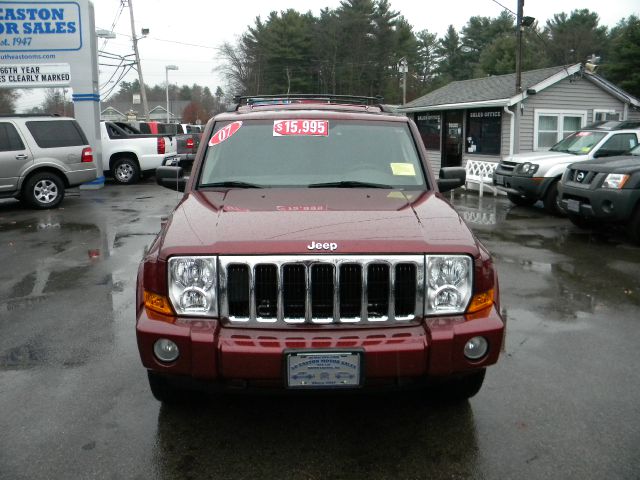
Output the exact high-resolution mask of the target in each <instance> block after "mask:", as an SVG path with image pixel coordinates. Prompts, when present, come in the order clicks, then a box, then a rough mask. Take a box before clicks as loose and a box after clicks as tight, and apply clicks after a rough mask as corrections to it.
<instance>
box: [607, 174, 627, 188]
mask: <svg viewBox="0 0 640 480" xmlns="http://www.w3.org/2000/svg"><path fill="white" fill-rule="evenodd" d="M627 180H629V175H623V174H621V173H610V174H609V175H607V177H606V178H605V179H604V182H603V183H602V188H614V189H618V190H619V189H621V188H622V187H624V184H625V183H627Z"/></svg>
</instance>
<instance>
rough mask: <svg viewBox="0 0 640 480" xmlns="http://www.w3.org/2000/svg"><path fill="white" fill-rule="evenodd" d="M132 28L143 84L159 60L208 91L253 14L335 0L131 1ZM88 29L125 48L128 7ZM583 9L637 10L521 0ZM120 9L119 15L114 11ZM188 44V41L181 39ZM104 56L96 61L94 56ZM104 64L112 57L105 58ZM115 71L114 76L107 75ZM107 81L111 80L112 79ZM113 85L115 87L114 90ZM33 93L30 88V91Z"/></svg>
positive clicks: (439, 20)
mask: <svg viewBox="0 0 640 480" xmlns="http://www.w3.org/2000/svg"><path fill="white" fill-rule="evenodd" d="M497 1H498V2H499V3H500V4H502V5H504V6H505V7H507V8H508V9H510V10H513V11H514V12H515V11H516V8H517V2H516V0H497ZM131 3H132V4H133V9H134V14H135V23H136V30H137V32H138V34H139V33H140V29H141V28H143V27H144V28H148V29H149V30H150V34H149V36H148V37H147V38H144V39H142V40H140V41H139V42H138V46H139V49H140V56H141V61H142V70H143V74H144V79H145V83H147V84H149V85H155V84H164V81H165V66H166V65H170V64H173V65H177V66H178V68H179V70H177V71H169V82H170V83H177V84H178V85H184V84H189V85H191V84H193V83H198V84H200V85H204V86H209V88H211V90H212V92H214V91H215V88H216V87H217V86H218V85H220V86H221V87H222V88H223V89H224V84H223V80H222V79H221V78H220V77H219V76H218V75H217V74H216V72H215V68H216V66H217V65H219V62H220V60H219V58H218V55H217V52H216V47H217V46H218V45H220V44H221V43H222V42H225V41H229V42H234V41H235V40H237V39H238V37H239V36H240V35H241V34H242V33H244V32H245V31H246V30H247V27H248V26H250V25H254V23H255V18H256V17H257V16H261V17H262V18H266V17H267V16H268V15H269V12H271V11H274V10H275V11H281V10H286V9H288V8H293V9H296V10H298V11H304V12H306V11H308V10H311V11H312V12H313V13H314V14H315V15H318V14H319V12H320V9H321V8H324V7H330V8H336V7H338V6H339V4H340V1H339V0H298V1H294V0H268V1H264V0H263V1H260V0H234V1H215V2H214V1H211V0H181V1H176V0H131ZM93 4H94V7H95V14H96V28H102V29H107V30H111V28H112V25H113V24H114V21H115V27H114V28H113V31H114V32H116V33H117V34H118V35H117V38H116V39H114V40H109V41H108V42H107V43H106V44H105V43H104V41H103V40H100V41H99V43H98V46H99V49H100V50H104V51H105V52H110V53H115V54H119V55H126V54H129V53H132V51H133V48H132V44H131V24H130V22H129V9H128V8H125V9H124V10H122V11H121V2H120V0H94V1H93ZM390 4H391V7H392V9H393V10H396V11H398V12H400V14H402V15H403V16H404V17H405V18H406V19H407V21H408V22H409V23H410V24H411V25H412V26H413V28H414V31H416V32H418V31H420V30H423V29H427V30H428V31H430V32H432V33H436V34H438V36H442V35H443V34H444V32H445V31H446V29H447V27H448V26H449V25H453V26H454V27H455V28H456V30H457V31H460V29H461V28H462V27H463V26H464V25H465V24H466V23H467V21H468V20H469V18H470V17H472V16H476V15H480V16H487V17H496V16H498V15H499V14H500V12H501V11H502V10H503V8H502V7H501V6H500V5H498V3H496V1H494V0H448V1H444V2H442V1H439V2H435V1H433V0H432V1H427V0H390ZM582 8H587V9H589V10H591V11H593V12H596V13H598V15H599V16H600V24H601V25H606V26H609V27H613V26H615V24H616V23H618V21H620V20H621V19H622V18H625V17H628V16H629V15H631V14H635V15H637V16H640V2H639V1H638V0H611V1H608V2H607V1H603V0H528V1H526V2H525V5H524V13H525V15H528V16H532V17H535V18H536V19H538V22H539V23H540V24H541V25H544V23H545V22H546V20H547V19H549V18H551V17H552V16H553V14H554V13H560V12H566V13H570V12H571V11H572V10H575V9H582ZM120 11H121V13H120V15H118V13H119V12H120ZM185 44H189V45H185ZM101 61H104V60H101ZM109 63H113V62H111V61H109ZM113 71H114V69H113V68H112V67H107V66H101V67H100V83H101V86H103V85H104V86H103V87H102V88H101V94H102V96H103V98H104V96H105V94H107V93H108V91H109V90H110V89H111V87H113V86H114V83H107V82H108V81H109V79H110V78H111V76H112V74H113ZM135 78H136V73H135V72H133V71H131V72H130V73H129V74H128V75H127V77H125V80H128V81H132V80H133V79H135ZM115 79H117V76H116V77H114V80H115ZM112 82H113V80H112ZM114 91H117V86H116V87H115V90H114ZM32 92H33V91H32ZM39 96H40V95H38V94H37V93H35V92H33V93H26V94H25V95H23V98H22V100H21V101H20V105H19V107H20V108H21V109H24V108H28V107H30V106H32V105H37V104H38V103H39V102H40V100H39Z"/></svg>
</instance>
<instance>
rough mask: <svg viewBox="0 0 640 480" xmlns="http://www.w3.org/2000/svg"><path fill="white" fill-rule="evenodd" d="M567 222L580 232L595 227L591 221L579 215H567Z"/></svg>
mask: <svg viewBox="0 0 640 480" xmlns="http://www.w3.org/2000/svg"><path fill="white" fill-rule="evenodd" d="M568 217H569V221H570V222H571V223H573V224H574V225H575V226H576V227H578V228H581V229H582V230H591V229H593V228H595V227H596V223H595V222H594V221H593V220H588V219H586V218H584V217H581V216H580V215H574V214H569V215H568Z"/></svg>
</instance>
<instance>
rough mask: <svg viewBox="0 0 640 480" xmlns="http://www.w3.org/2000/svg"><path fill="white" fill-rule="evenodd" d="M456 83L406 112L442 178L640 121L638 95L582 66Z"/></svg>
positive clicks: (402, 109) (418, 101)
mask: <svg viewBox="0 0 640 480" xmlns="http://www.w3.org/2000/svg"><path fill="white" fill-rule="evenodd" d="M515 80H516V78H515V74H509V75H497V76H490V77H483V78H477V79H472V80H462V81H457V82H451V83H449V84H448V85H446V86H444V87H442V88H439V89H437V90H434V91H433V92H431V93H428V94H427V95H424V96H423V97H420V98H417V99H415V100H413V101H412V102H409V103H407V104H406V105H404V106H402V107H399V108H398V111H399V112H402V113H405V114H407V115H409V116H411V117H412V118H413V120H414V121H415V122H416V124H417V126H418V129H419V130H420V134H421V136H422V139H423V141H424V145H425V147H426V150H427V156H428V158H429V162H430V164H431V165H432V167H433V168H434V172H435V173H436V174H437V172H438V171H439V169H440V167H450V166H463V165H465V163H466V162H467V161H468V160H481V161H488V162H499V161H500V160H501V158H502V157H507V156H509V155H512V154H514V153H521V152H531V151H539V150H548V149H549V148H550V147H551V146H553V145H554V144H555V143H557V142H558V141H560V140H562V138H564V137H566V136H567V135H569V134H570V133H571V132H573V131H575V130H578V129H580V128H581V127H584V126H585V125H587V124H589V123H592V122H595V121H599V120H640V102H639V101H638V99H636V98H635V97H633V96H631V95H630V94H628V93H626V92H625V91H623V90H622V89H620V88H618V87H617V86H615V85H613V84H612V83H611V82H608V81H607V80H605V79H604V78H602V77H601V76H599V75H596V74H594V73H590V72H587V71H585V70H584V68H583V66H582V65H581V64H575V65H571V66H559V67H551V68H544V69H539V70H531V71H527V72H522V93H521V94H519V95H514V92H515Z"/></svg>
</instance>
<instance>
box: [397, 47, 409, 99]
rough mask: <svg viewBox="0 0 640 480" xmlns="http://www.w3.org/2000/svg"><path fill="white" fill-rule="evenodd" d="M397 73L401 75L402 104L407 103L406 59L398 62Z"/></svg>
mask: <svg viewBox="0 0 640 480" xmlns="http://www.w3.org/2000/svg"><path fill="white" fill-rule="evenodd" d="M398 71H399V72H400V73H402V104H403V105H404V104H405V103H407V72H408V71H409V63H408V62H407V58H406V57H402V58H401V59H400V62H398Z"/></svg>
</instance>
